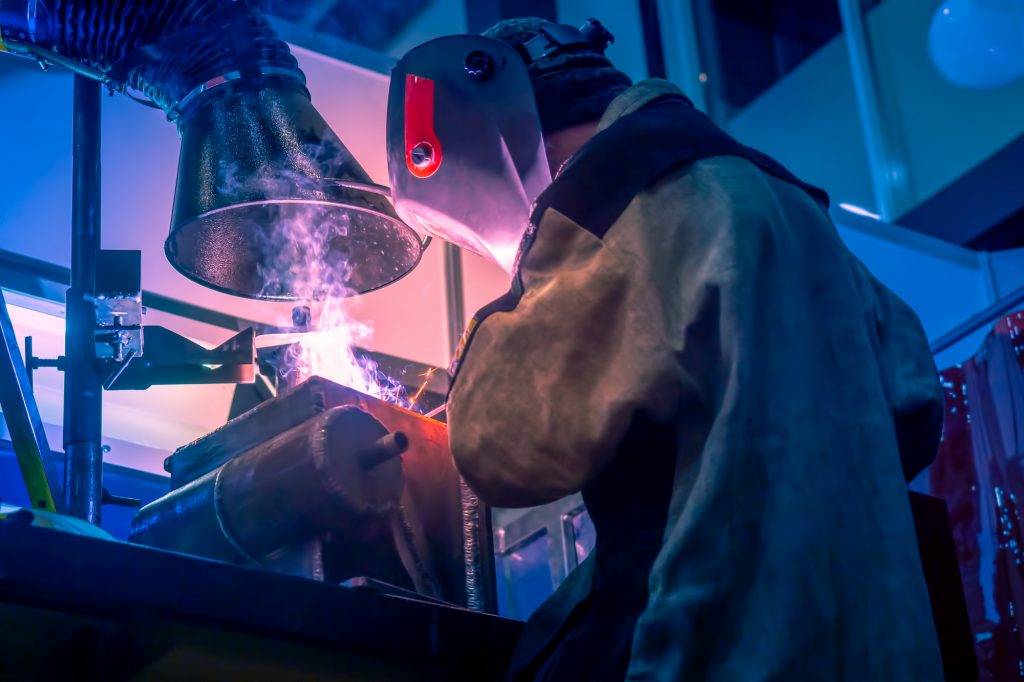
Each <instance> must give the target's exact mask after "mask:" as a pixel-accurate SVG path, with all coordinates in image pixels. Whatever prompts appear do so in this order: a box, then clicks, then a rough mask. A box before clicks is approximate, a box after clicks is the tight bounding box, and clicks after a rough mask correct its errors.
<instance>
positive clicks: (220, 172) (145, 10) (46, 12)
mask: <svg viewBox="0 0 1024 682" xmlns="http://www.w3.org/2000/svg"><path fill="white" fill-rule="evenodd" d="M0 51H6V52H10V53H12V54H20V55H23V56H27V57H30V58H33V59H35V60H36V61H38V62H39V64H40V65H41V66H43V67H44V68H47V67H48V66H50V65H60V66H63V67H66V68H69V69H71V70H72V71H75V72H76V73H79V74H82V75H85V76H88V77H90V78H93V79H95V80H98V81H101V82H103V83H106V84H107V86H108V87H109V88H110V89H111V91H114V90H119V91H124V92H126V93H129V94H130V95H132V96H133V97H135V98H136V99H140V101H143V100H145V101H146V103H148V104H151V105H152V106H156V107H159V108H161V109H162V110H163V111H164V112H165V113H166V114H167V117H168V119H169V120H171V121H174V122H175V123H176V124H177V127H178V132H179V133H180V134H181V138H182V146H181V156H180V159H179V164H178V182H177V187H176V189H175V197H174V210H173V214H172V219H171V231H170V235H169V236H168V238H167V241H166V243H165V245H164V249H165V252H166V254H167V258H168V259H169V260H170V262H171V264H172V265H173V266H174V267H175V268H176V269H177V270H178V271H179V272H181V273H182V274H183V275H185V276H186V277H188V278H190V279H192V280H194V281H196V282H198V283H200V284H202V285H204V286H207V287H211V288H213V289H217V290H219V291H223V292H226V293H229V294H234V295H238V296H246V297H250V298H262V299H288V300H290V299H301V298H315V297H316V296H317V295H318V293H319V292H318V291H317V290H316V287H315V286H314V285H312V284H310V283H309V282H307V281H305V280H303V279H298V280H297V279H296V273H294V272H293V270H294V268H293V265H294V264H295V263H299V262H310V261H313V260H316V261H319V262H321V263H323V264H324V266H325V268H326V271H327V272H330V273H332V274H333V275H334V277H335V279H337V280H338V281H340V282H342V283H343V284H344V287H343V289H344V290H346V291H348V292H349V293H361V292H366V291H370V290H372V289H376V288H378V287H381V286H384V285H386V284H389V283H391V282H393V281H395V280H397V279H398V278H400V277H402V276H403V275H404V274H406V273H407V272H408V271H409V270H411V269H412V268H413V267H414V266H415V265H416V264H417V263H418V262H419V258H420V254H421V252H422V243H421V241H420V239H419V237H418V236H417V235H416V233H415V232H414V231H413V230H412V229H410V228H409V227H408V226H406V225H405V224H404V223H402V222H401V221H400V220H399V219H398V218H397V216H396V214H395V212H394V209H393V208H392V207H391V204H390V203H389V202H388V200H387V198H386V194H387V191H386V190H383V189H382V188H379V187H376V186H374V185H372V183H371V181H370V179H369V177H368V176H367V174H366V172H365V171H364V170H363V169H362V168H361V167H360V166H359V164H358V163H357V162H356V160H355V159H354V158H353V157H352V155H351V154H350V153H349V151H348V150H347V149H346V148H345V146H344V145H343V144H342V143H341V141H340V140H339V139H338V137H337V135H335V134H334V132H333V131H332V130H331V129H330V127H329V126H328V125H327V123H326V122H325V121H324V119H323V118H322V117H321V116H320V114H319V113H317V111H316V110H315V109H314V108H313V106H312V104H311V103H310V97H309V92H308V90H306V87H305V76H304V75H303V73H302V71H301V70H300V69H299V67H298V64H297V63H296V61H295V58H294V57H293V56H292V55H291V53H290V51H289V49H288V46H287V44H285V43H284V42H283V41H282V40H280V39H279V38H277V36H276V35H274V33H273V31H272V30H271V29H270V27H269V26H268V25H267V22H266V20H265V19H264V18H263V17H262V16H261V14H260V13H259V11H258V10H257V9H256V8H255V7H254V6H252V5H250V3H248V2H241V1H236V2H229V1H226V0H177V1H174V0H171V1H169V2H160V3H145V2H141V1H137V2H131V1H130V0H127V1H126V0H52V1H50V2H41V1H40V0H0ZM297 229H298V230H301V231H302V232H303V235H302V238H301V239H296V230H297Z"/></svg>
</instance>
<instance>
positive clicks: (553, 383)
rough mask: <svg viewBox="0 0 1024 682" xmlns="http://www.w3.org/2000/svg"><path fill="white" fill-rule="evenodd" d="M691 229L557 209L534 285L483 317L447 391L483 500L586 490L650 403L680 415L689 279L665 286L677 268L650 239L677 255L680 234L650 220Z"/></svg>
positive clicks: (466, 466) (460, 445)
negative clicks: (591, 226)
mask: <svg viewBox="0 0 1024 682" xmlns="http://www.w3.org/2000/svg"><path fill="white" fill-rule="evenodd" d="M621 223H625V224H621ZM680 228H681V225H679V224H678V223H677V224H675V225H669V224H664V225H660V226H657V225H654V226H652V225H649V224H645V223H644V222H641V221H635V220H634V221H630V220H622V221H620V224H619V225H617V226H616V227H613V229H612V231H611V232H609V233H608V235H606V236H605V239H604V240H602V239H598V238H597V237H596V236H594V235H592V234H591V233H589V232H587V231H586V230H584V229H582V228H581V227H580V226H578V225H576V224H575V223H574V222H572V221H571V220H569V219H568V218H566V217H565V216H563V215H561V214H559V213H557V212H556V211H554V210H553V209H549V210H548V211H547V213H546V214H545V217H544V220H543V222H542V224H541V226H540V228H539V231H538V234H537V236H536V240H535V242H534V244H533V246H532V248H531V249H530V250H529V252H528V253H527V255H526V257H525V258H524V260H523V264H522V268H521V275H522V280H523V284H524V292H525V293H524V294H523V296H522V298H521V299H520V301H519V302H518V305H516V307H515V308H514V309H513V310H512V311H510V312H502V313H496V314H492V315H491V316H489V317H487V318H486V319H484V321H483V322H482V323H481V324H480V326H479V328H478V329H477V330H476V332H475V335H474V336H473V339H472V342H471V344H470V346H469V348H468V350H467V352H466V355H465V357H464V358H463V359H462V362H461V365H460V367H459V370H458V374H457V376H456V378H455V383H454V386H453V388H452V391H451V394H450V396H449V402H448V419H449V427H450V434H451V436H450V437H451V445H452V452H453V454H454V456H455V460H456V463H457V465H458V467H459V470H460V471H461V472H462V474H463V475H464V476H465V478H466V480H467V481H468V482H469V484H470V485H471V486H472V487H473V488H474V489H475V490H476V491H477V492H478V493H479V494H480V495H481V497H482V498H483V499H485V500H486V501H488V502H490V503H491V504H494V505H498V506H528V505H535V504H541V503H544V502H548V501H551V500H555V499H558V498H560V497H562V496H565V495H568V494H570V493H573V492H576V491H578V490H580V489H581V488H582V487H583V486H584V485H585V484H586V483H587V482H588V481H590V480H591V479H592V478H593V477H594V476H595V475H597V473H599V472H600V471H601V469H602V468H603V467H604V466H605V465H606V464H607V463H608V462H609V461H610V460H611V458H612V457H613V456H614V455H615V453H616V448H617V446H618V445H619V443H620V441H621V439H622V437H623V436H624V435H625V433H626V431H627V429H628V428H629V426H630V424H631V422H632V421H633V418H634V416H635V415H636V414H637V412H638V411H641V410H642V411H644V412H645V413H646V414H647V415H648V416H650V417H651V418H653V419H655V420H658V421H670V420H672V419H673V418H674V417H675V415H676V414H677V410H678V409H679V404H680V396H681V395H683V394H684V393H685V392H686V391H685V387H686V385H688V384H689V383H690V382H689V380H688V379H686V378H685V377H684V376H683V374H682V370H681V369H680V363H679V362H678V359H677V357H676V352H677V351H678V349H679V347H680V346H681V344H682V340H683V336H684V334H683V326H682V324H681V321H680V320H679V314H678V311H679V310H680V306H679V301H678V298H679V292H680V291H681V290H683V289H685V287H679V286H677V285H676V284H675V283H674V282H671V281H668V282H664V281H663V282H662V283H661V285H660V286H656V285H655V281H657V278H658V277H662V276H664V274H665V273H664V272H661V273H659V272H657V270H658V269H659V268H657V267H652V264H651V258H650V256H651V254H650V253H649V250H650V249H651V248H660V249H663V250H665V251H666V252H667V253H663V254H660V255H659V256H658V258H656V259H655V260H664V261H666V262H667V261H668V260H671V252H672V251H673V250H674V248H675V247H674V246H673V244H672V243H669V242H670V241H672V240H669V239H663V238H662V236H659V235H657V234H651V233H652V232H658V231H662V230H663V231H664V232H665V233H666V234H671V233H672V232H674V231H678V230H679V229H680ZM677 241H678V240H677ZM649 244H653V245H654V246H652V247H650V246H648V245H649ZM691 255H692V254H691ZM676 265H677V266H678V265H685V263H682V261H676ZM674 277H676V278H679V274H678V270H677V271H676V274H675V275H674ZM666 292H671V293H666ZM669 299H671V300H669ZM688 393H689V394H690V395H692V394H693V391H689V392H688Z"/></svg>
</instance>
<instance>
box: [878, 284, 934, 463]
mask: <svg viewBox="0 0 1024 682" xmlns="http://www.w3.org/2000/svg"><path fill="white" fill-rule="evenodd" d="M871 281H872V284H873V286H874V288H875V293H876V296H877V301H878V303H877V311H876V317H877V325H876V330H877V334H878V341H879V365H880V367H881V369H882V376H883V379H884V382H885V391H886V394H887V398H888V400H889V404H890V406H891V407H892V413H893V420H894V422H895V425H896V439H897V441H898V443H899V449H900V460H901V463H902V465H903V473H904V476H905V478H906V479H907V480H908V481H909V480H910V479H912V478H913V477H914V476H916V475H917V474H919V473H920V472H921V471H923V470H924V468H925V467H927V466H928V465H929V464H931V463H932V462H933V461H934V460H935V455H936V453H937V451H938V448H939V442H940V441H941V440H942V421H943V415H944V402H943V396H942V386H941V384H940V383H939V381H938V374H939V373H938V370H937V369H936V367H935V361H934V359H933V357H932V354H931V350H930V349H929V348H928V340H927V339H928V337H927V336H926V335H925V332H924V329H923V328H922V327H921V321H920V320H919V319H918V317H917V315H916V314H915V313H914V311H913V310H911V309H910V307H909V306H908V305H907V304H906V303H904V302H903V301H902V300H900V299H899V298H897V297H896V296H895V295H894V294H893V293H892V292H891V291H889V290H888V289H887V288H886V287H885V286H884V285H883V284H881V283H880V282H879V281H878V280H877V279H875V278H874V277H871Z"/></svg>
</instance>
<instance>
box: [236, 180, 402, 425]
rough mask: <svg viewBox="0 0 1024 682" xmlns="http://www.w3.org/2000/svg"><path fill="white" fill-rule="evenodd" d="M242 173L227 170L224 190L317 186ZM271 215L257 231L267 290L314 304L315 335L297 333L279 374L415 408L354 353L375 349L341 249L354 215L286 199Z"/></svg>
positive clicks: (328, 205) (394, 383)
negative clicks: (357, 313) (359, 312)
mask: <svg viewBox="0 0 1024 682" xmlns="http://www.w3.org/2000/svg"><path fill="white" fill-rule="evenodd" d="M237 175H238V174H237V173H232V172H230V171H229V170H227V171H226V172H224V173H223V174H222V175H221V179H222V182H223V184H224V187H222V188H220V189H221V191H226V192H231V191H232V190H234V193H235V194H236V196H237V195H238V194H237V193H238V192H239V191H241V193H242V194H243V195H244V194H249V195H250V196H251V195H252V194H251V193H249V192H246V191H245V190H246V189H253V185H251V184H250V183H259V185H258V188H259V189H260V190H262V191H261V192H259V193H257V194H261V195H263V196H266V195H267V194H269V195H271V196H273V195H274V194H277V195H278V196H281V195H282V194H283V195H286V196H287V194H288V193H287V191H286V187H295V186H296V185H297V186H299V187H302V186H303V185H304V184H308V183H310V182H311V180H310V179H309V178H306V177H302V176H298V175H295V174H290V173H289V174H285V173H277V174H275V175H274V176H273V177H265V176H264V177H258V178H252V177H250V178H246V179H244V180H239V179H238V177H237ZM282 185H283V186H285V187H283V186H282ZM282 190H285V191H282ZM264 192H265V193H264ZM303 194H305V195H307V196H309V195H310V194H313V192H303ZM323 198H324V199H326V198H327V197H323ZM265 215H266V220H267V224H266V225H260V226H256V225H254V226H253V227H254V230H255V232H256V234H257V235H258V237H257V238H258V241H259V246H260V250H261V251H262V253H263V254H264V257H263V260H262V262H261V263H260V265H259V275H260V276H261V278H262V280H263V282H264V284H263V291H262V293H263V295H265V296H267V297H270V298H280V297H282V296H284V295H286V294H289V295H290V296H294V297H295V298H297V299H298V300H297V301H296V305H305V306H308V307H309V309H310V313H311V319H310V320H309V329H310V331H308V332H306V333H304V334H301V335H299V336H298V338H297V340H296V342H295V343H293V344H291V345H290V346H288V348H287V349H286V351H285V352H284V354H283V357H282V359H281V362H280V364H279V367H278V372H279V373H280V374H281V376H282V377H283V378H285V379H286V380H288V383H291V384H298V383H301V382H302V381H305V380H306V379H309V378H310V377H313V376H320V377H323V378H324V379H328V380H330V381H333V382H335V383H338V384H341V385H343V386H348V387H349V388H352V389H355V390H357V391H360V392H362V393H365V394H367V395H371V396H374V397H376V398H380V399H382V400H386V401H388V402H392V403H396V404H399V405H402V406H406V407H410V406H411V404H410V401H409V399H408V396H407V395H406V391H405V387H404V386H403V385H402V384H401V383H400V382H399V381H396V380H394V379H392V378H390V377H388V376H386V375H384V374H383V373H382V372H381V371H380V369H379V368H378V366H377V363H375V362H374V361H373V360H371V359H369V358H367V357H359V356H357V355H356V352H355V351H356V349H357V348H360V347H362V348H365V347H366V346H367V345H368V344H369V342H370V340H371V339H372V336H373V329H372V328H371V327H370V325H368V324H366V323H365V322H363V321H360V320H359V319H357V318H356V316H355V314H354V308H355V306H356V302H355V300H354V299H353V294H355V292H354V291H353V290H352V289H351V288H350V286H349V281H350V280H349V276H350V274H351V267H350V264H349V263H348V261H347V257H346V256H345V253H344V250H343V248H339V247H340V245H343V244H345V238H346V237H347V236H348V234H349V228H350V216H349V214H348V213H347V212H346V211H344V210H340V209H339V208H338V207H337V205H335V204H331V203H327V202H326V201H325V202H324V203H316V202H315V201H313V202H310V201H284V202H271V203H268V205H267V210H266V212H265ZM270 226H273V228H272V229H269V228H270ZM291 322H292V321H291V320H289V321H287V322H285V321H283V320H282V321H281V326H291Z"/></svg>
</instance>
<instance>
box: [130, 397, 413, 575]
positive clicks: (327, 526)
mask: <svg viewBox="0 0 1024 682" xmlns="http://www.w3.org/2000/svg"><path fill="white" fill-rule="evenodd" d="M408 445H409V442H408V439H407V438H406V437H405V435H404V434H403V433H401V432H396V433H390V434H389V433H388V430H387V429H386V428H384V426H383V425H382V424H381V423H380V422H379V421H377V420H376V419H374V418H373V417H372V416H370V415H369V414H367V413H365V412H363V411H361V410H359V409H357V408H354V407H337V408H333V409H331V410H328V411H326V412H324V413H322V414H320V415H319V416H317V417H315V418H313V419H309V420H307V421H305V422H303V423H302V424H300V425H299V426H297V427H295V428H293V429H290V430H288V431H286V432H284V433H282V434H279V435H278V436H276V437H274V438H272V439H270V440H268V441H266V442H265V443H261V444H259V445H257V446H256V447H254V448H252V449H251V450H248V451H247V452H245V453H243V454H241V455H239V456H238V457H235V458H234V459H231V460H230V461H228V462H227V463H226V464H224V465H222V466H220V467H218V468H217V469H214V470H213V471H210V472H209V473H207V474H205V475H203V476H201V477H199V478H198V479H196V480H194V481H192V482H191V483H189V484H188V485H185V486H184V487H182V488H179V489H178V490H176V491H174V492H173V493H171V494H169V495H167V496H165V497H163V498H161V499H159V500H157V501H156V502H153V503H152V504H150V505H147V506H146V507H145V508H144V509H142V511H140V512H139V514H138V516H137V517H136V518H135V520H134V522H133V523H132V536H131V539H132V540H133V541H134V542H140V543H144V544H148V545H153V546H156V547H164V548H168V549H174V550H177V551H181V552H187V553H190V554H198V555H200V556H206V557H210V558H212V559H220V560H223V561H231V562H236V563H243V562H252V563H259V562H261V561H262V560H263V559H264V558H265V557H267V556H268V555H269V554H271V553H272V552H274V551H275V550H278V549H280V548H282V547H285V546H288V545H295V546H301V545H302V544H303V543H304V542H305V541H307V540H312V539H314V538H316V537H318V536H321V535H324V534H326V533H327V532H329V531H335V532H337V531H339V530H341V529H345V528H348V527H349V526H350V525H351V524H352V523H353V522H356V521H360V522H361V521H365V520H367V519H369V518H372V517H374V516H384V515H387V514H389V513H390V512H392V511H394V509H395V507H396V506H397V504H398V500H399V498H400V497H401V493H402V464H401V460H400V459H399V455H401V454H402V453H403V452H404V451H405V449H406V448H407V447H408Z"/></svg>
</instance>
